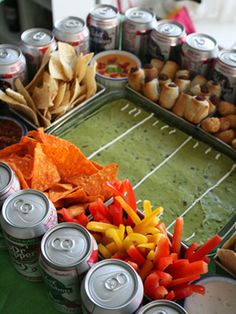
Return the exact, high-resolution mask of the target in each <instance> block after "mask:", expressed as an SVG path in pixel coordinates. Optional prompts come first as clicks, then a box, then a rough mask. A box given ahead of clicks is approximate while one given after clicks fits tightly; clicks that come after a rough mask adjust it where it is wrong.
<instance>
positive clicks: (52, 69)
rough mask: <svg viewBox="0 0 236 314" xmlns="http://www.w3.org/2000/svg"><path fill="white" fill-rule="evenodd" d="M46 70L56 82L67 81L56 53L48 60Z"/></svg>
mask: <svg viewBox="0 0 236 314" xmlns="http://www.w3.org/2000/svg"><path fill="white" fill-rule="evenodd" d="M48 69H49V73H50V75H51V76H52V77H53V78H54V79H57V80H62V81H68V77H67V76H66V74H65V72H64V68H63V66H62V64H61V62H60V59H59V54H58V51H54V53H53V54H52V55H51V58H50V60H49V64H48Z"/></svg>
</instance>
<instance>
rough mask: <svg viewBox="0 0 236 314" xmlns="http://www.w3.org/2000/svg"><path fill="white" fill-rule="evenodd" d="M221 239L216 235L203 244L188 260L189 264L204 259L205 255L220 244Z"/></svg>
mask: <svg viewBox="0 0 236 314" xmlns="http://www.w3.org/2000/svg"><path fill="white" fill-rule="evenodd" d="M221 240H222V239H221V237H220V236H218V235H217V234H216V235H215V236H213V237H212V238H211V239H210V240H208V241H207V242H206V243H204V244H203V245H202V246H201V247H200V248H199V249H198V250H197V251H196V252H195V253H194V254H192V256H191V257H190V258H189V261H190V262H194V261H199V260H202V259H203V258H204V256H205V255H207V254H209V253H210V252H211V251H212V250H213V249H214V248H215V247H217V245H219V244H220V242H221Z"/></svg>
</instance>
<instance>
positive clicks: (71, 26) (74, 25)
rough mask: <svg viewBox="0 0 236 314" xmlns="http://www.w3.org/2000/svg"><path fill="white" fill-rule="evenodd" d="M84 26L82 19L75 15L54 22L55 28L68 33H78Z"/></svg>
mask: <svg viewBox="0 0 236 314" xmlns="http://www.w3.org/2000/svg"><path fill="white" fill-rule="evenodd" d="M84 27H85V22H84V20H82V19H81V18H79V17H76V16H68V17H67V18H65V19H62V20H59V21H57V22H56V23H55V29H58V30H59V31H62V32H63V33H69V34H75V33H79V32H81V30H82V29H83V28H84Z"/></svg>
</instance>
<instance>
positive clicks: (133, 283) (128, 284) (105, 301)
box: [81, 259, 143, 314]
mask: <svg viewBox="0 0 236 314" xmlns="http://www.w3.org/2000/svg"><path fill="white" fill-rule="evenodd" d="M81 299H82V303H83V308H84V312H85V313H93V314H106V313H107V314H108V313H109V314H110V313H113V314H121V313H122V314H131V313H134V312H135V311H136V310H137V309H138V308H139V306H140V304H141V303H142V300H143V283H142V280H141V278H140V277H139V275H138V274H137V273H136V271H135V270H134V269H133V268H132V266H130V265H129V264H128V263H126V262H123V261H121V260H117V259H107V260H102V261H100V262H98V263H96V264H95V265H94V266H93V267H92V268H91V269H90V270H89V271H88V272H87V274H86V276H85V277H84V279H83V281H82V285H81Z"/></svg>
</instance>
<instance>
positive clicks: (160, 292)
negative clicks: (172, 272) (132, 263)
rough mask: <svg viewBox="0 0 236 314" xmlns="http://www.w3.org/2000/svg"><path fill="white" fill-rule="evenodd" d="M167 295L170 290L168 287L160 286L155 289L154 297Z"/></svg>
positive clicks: (156, 298)
mask: <svg viewBox="0 0 236 314" xmlns="http://www.w3.org/2000/svg"><path fill="white" fill-rule="evenodd" d="M167 295H168V290H167V289H166V287H164V286H159V287H157V288H156V289H154V292H153V299H154V300H160V299H165V297H166V296H167Z"/></svg>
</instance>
